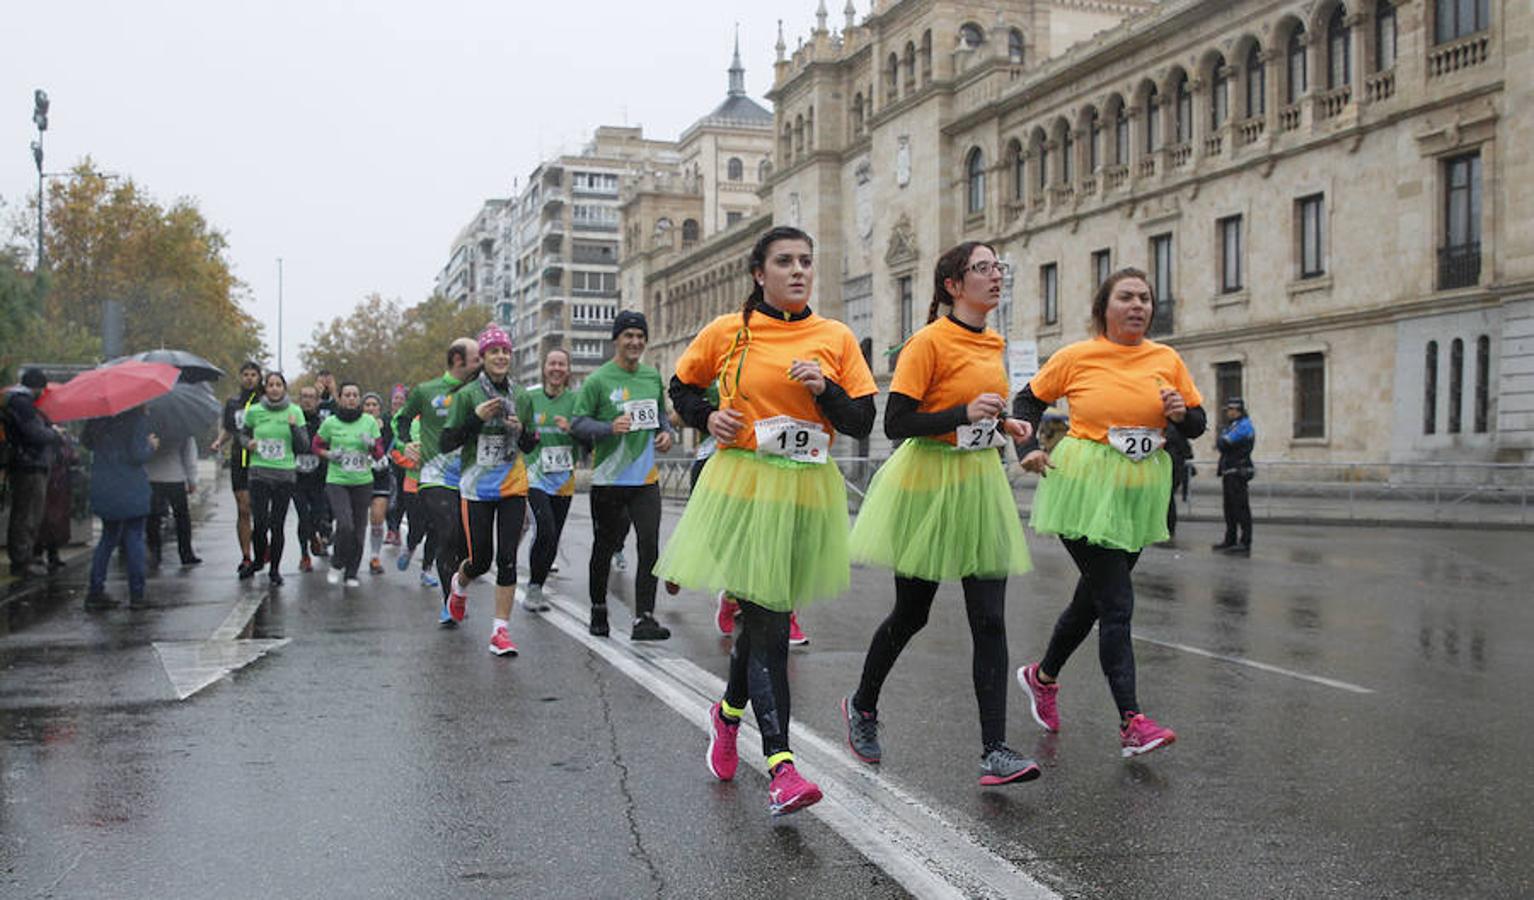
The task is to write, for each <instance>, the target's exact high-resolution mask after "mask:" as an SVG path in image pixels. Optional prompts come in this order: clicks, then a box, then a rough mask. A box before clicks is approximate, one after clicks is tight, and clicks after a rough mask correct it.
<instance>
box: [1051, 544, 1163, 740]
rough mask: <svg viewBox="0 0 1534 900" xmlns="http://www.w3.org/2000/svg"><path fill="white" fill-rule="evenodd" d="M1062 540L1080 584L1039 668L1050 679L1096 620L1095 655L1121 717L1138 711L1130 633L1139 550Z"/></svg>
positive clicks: (1062, 614) (1077, 584) (1133, 655)
mask: <svg viewBox="0 0 1534 900" xmlns="http://www.w3.org/2000/svg"><path fill="white" fill-rule="evenodd" d="M1060 543H1062V544H1064V545H1065V549H1066V551H1067V552H1069V553H1070V554H1071V559H1073V560H1075V562H1076V568H1077V570H1079V571H1080V572H1081V578H1080V579H1078V580H1077V582H1076V594H1075V596H1073V597H1072V598H1071V605H1070V606H1067V607H1066V608H1065V612H1063V613H1061V614H1060V618H1059V619H1058V620H1057V621H1056V622H1055V632H1054V634H1052V635H1050V638H1049V649H1048V650H1046V651H1045V652H1044V661H1043V662H1042V663H1040V664H1039V668H1040V669H1042V670H1043V672H1044V674H1045V675H1048V676H1050V677H1051V678H1054V677H1057V676H1059V674H1060V669H1061V668H1062V667H1064V666H1065V661H1066V660H1067V659H1070V658H1071V654H1072V653H1074V652H1075V650H1076V648H1077V647H1079V646H1081V642H1082V641H1084V640H1086V638H1087V635H1088V634H1090V633H1091V631H1092V623H1094V622H1096V623H1097V655H1098V658H1099V659H1100V660H1101V661H1102V666H1103V674H1104V675H1106V676H1107V678H1108V689H1109V690H1110V691H1112V692H1113V702H1114V703H1115V704H1117V705H1118V708H1119V715H1120V716H1123V715H1124V714H1125V713H1130V712H1139V711H1140V704H1139V701H1138V700H1137V698H1136V697H1135V651H1134V644H1133V642H1132V640H1131V638H1130V631H1129V620H1130V618H1131V617H1132V616H1133V615H1134V611H1135V589H1134V585H1133V584H1131V583H1130V580H1129V573H1130V572H1133V571H1134V567H1135V563H1137V562H1139V560H1140V554H1139V552H1138V551H1136V552H1134V553H1130V552H1128V551H1127V550H1114V549H1112V548H1109V547H1099V546H1097V545H1096V544H1089V543H1087V542H1086V541H1083V540H1071V539H1069V538H1061V539H1060Z"/></svg>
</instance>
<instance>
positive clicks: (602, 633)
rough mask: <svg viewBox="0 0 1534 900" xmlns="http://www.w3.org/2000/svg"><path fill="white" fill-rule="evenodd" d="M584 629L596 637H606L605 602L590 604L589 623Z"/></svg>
mask: <svg viewBox="0 0 1534 900" xmlns="http://www.w3.org/2000/svg"><path fill="white" fill-rule="evenodd" d="M586 630H587V631H589V632H591V634H593V635H595V636H596V637H607V632H608V629H607V604H606V603H593V604H591V625H590V626H588V627H587V629H586Z"/></svg>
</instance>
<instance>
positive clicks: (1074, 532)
mask: <svg viewBox="0 0 1534 900" xmlns="http://www.w3.org/2000/svg"><path fill="white" fill-rule="evenodd" d="M1049 459H1050V462H1052V463H1054V468H1053V469H1050V470H1049V473H1048V474H1047V475H1046V476H1045V477H1043V478H1041V479H1039V486H1038V490H1037V491H1035V492H1034V495H1033V516H1032V518H1031V519H1030V520H1029V523H1028V524H1029V525H1031V526H1032V527H1033V530H1034V531H1037V532H1038V533H1040V534H1058V535H1060V536H1061V537H1066V538H1072V539H1083V538H1084V539H1085V540H1086V541H1087V542H1089V543H1092V544H1097V545H1098V546H1101V547H1112V548H1114V549H1117V550H1128V551H1130V552H1135V551H1138V550H1140V549H1141V548H1143V547H1145V546H1147V545H1149V544H1154V543H1157V542H1158V541H1164V540H1167V539H1168V538H1169V537H1170V535H1169V534H1168V533H1167V529H1166V508H1167V503H1169V502H1170V501H1171V498H1172V458H1171V457H1170V456H1168V455H1167V452H1166V451H1165V450H1157V451H1156V452H1155V453H1152V454H1151V455H1150V456H1148V457H1146V458H1145V459H1143V460H1141V461H1140V462H1135V461H1134V460H1132V459H1130V458H1129V457H1127V456H1125V455H1124V454H1122V453H1120V452H1118V451H1117V450H1115V449H1113V448H1112V447H1110V446H1108V445H1107V444H1100V443H1098V442H1097V441H1089V440H1085V439H1082V438H1074V437H1067V438H1064V439H1063V440H1061V441H1060V443H1059V444H1058V445H1056V446H1055V449H1054V451H1053V452H1051V453H1050V454H1049Z"/></svg>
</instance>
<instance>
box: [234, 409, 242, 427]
mask: <svg viewBox="0 0 1534 900" xmlns="http://www.w3.org/2000/svg"><path fill="white" fill-rule="evenodd" d="M244 427H245V410H243V409H237V410H235V411H234V430H235V431H239V430H240V429H241V428H244Z"/></svg>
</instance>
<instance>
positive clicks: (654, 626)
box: [629, 613, 671, 641]
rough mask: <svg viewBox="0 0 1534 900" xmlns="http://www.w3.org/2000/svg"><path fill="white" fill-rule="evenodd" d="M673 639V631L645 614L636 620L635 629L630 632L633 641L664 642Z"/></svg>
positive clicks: (630, 638)
mask: <svg viewBox="0 0 1534 900" xmlns="http://www.w3.org/2000/svg"><path fill="white" fill-rule="evenodd" d="M669 637H671V629H669V628H667V627H666V626H664V625H662V624H661V623H659V622H657V621H655V617H654V616H652V615H650V614H649V613H645V614H644V615H642V616H640V617H639V618H637V619H635V620H634V627H633V628H632V629H630V631H629V640H631V641H664V640H666V639H667V638H669Z"/></svg>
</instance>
